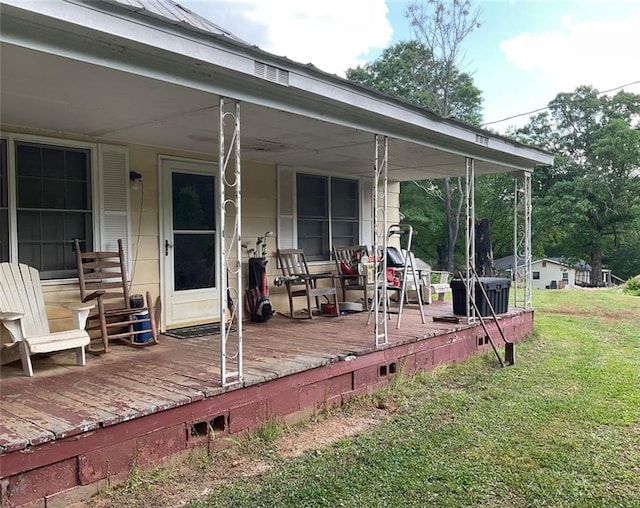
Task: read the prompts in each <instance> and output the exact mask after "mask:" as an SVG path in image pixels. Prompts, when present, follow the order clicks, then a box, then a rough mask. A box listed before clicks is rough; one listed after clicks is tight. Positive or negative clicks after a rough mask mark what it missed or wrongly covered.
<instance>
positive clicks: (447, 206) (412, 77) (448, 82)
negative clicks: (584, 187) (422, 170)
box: [347, 0, 482, 270]
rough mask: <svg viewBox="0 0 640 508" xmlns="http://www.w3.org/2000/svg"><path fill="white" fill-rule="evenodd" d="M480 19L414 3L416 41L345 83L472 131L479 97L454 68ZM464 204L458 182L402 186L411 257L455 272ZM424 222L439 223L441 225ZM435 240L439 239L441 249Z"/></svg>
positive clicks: (443, 5) (454, 5)
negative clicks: (412, 240) (413, 242)
mask: <svg viewBox="0 0 640 508" xmlns="http://www.w3.org/2000/svg"><path fill="white" fill-rule="evenodd" d="M479 15H480V11H479V10H477V9H476V10H474V9H472V8H471V3H470V1H469V0H453V2H446V1H444V0H429V1H428V2H426V3H424V2H418V1H414V2H412V3H411V4H410V5H409V7H408V8H407V10H406V12H405V16H406V17H407V19H408V20H409V23H410V26H411V29H412V32H413V35H414V37H415V40H413V41H409V42H400V43H398V44H396V45H394V46H392V47H390V48H388V49H387V50H385V51H384V52H383V53H382V55H381V56H380V58H378V59H377V60H375V61H374V62H371V63H369V64H366V65H364V66H361V67H356V68H355V69H349V70H347V77H348V78H349V79H351V80H353V81H357V82H359V83H362V84H365V85H368V86H370V87H372V88H375V89H377V90H380V91H382V92H385V93H388V94H390V95H393V96H395V97H398V98H401V99H404V100H406V101H409V102H412V103H414V104H416V105H419V106H423V107H425V108H428V109H430V110H432V111H433V112H435V113H437V114H439V115H440V116H442V117H444V118H447V117H456V118H458V119H460V120H463V121H466V122H468V123H471V124H476V125H477V124H479V123H480V121H481V117H482V92H481V91H480V90H479V89H478V88H477V87H476V86H475V85H474V83H473V79H472V77H471V75H469V74H468V73H465V72H461V71H460V70H459V67H458V66H457V64H458V63H459V61H460V56H461V51H462V43H463V41H464V39H465V38H466V37H467V36H468V35H469V34H470V33H471V32H472V31H473V30H474V29H476V28H477V27H478V26H479V22H478V19H479ZM463 203H464V188H463V185H462V182H461V181H460V179H449V178H445V179H442V180H437V181H428V180H425V181H420V182H403V184H402V187H401V194H400V209H401V211H402V213H403V214H404V215H405V221H406V222H408V223H410V224H412V225H413V226H414V228H415V229H416V230H417V231H418V232H419V235H418V239H417V245H418V248H417V249H416V251H417V252H418V254H419V255H421V256H424V257H426V259H428V260H429V261H430V262H431V263H432V264H433V263H437V265H438V266H439V267H446V268H447V269H449V270H453V267H454V262H455V252H456V243H457V239H458V236H459V231H460V223H461V214H462V211H463ZM426 217H439V218H440V220H442V221H443V222H441V223H436V222H435V221H433V220H431V219H426ZM427 239H428V240H427ZM434 239H444V243H443V242H441V241H439V242H434ZM428 241H429V242H430V243H429V244H428Z"/></svg>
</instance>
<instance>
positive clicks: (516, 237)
mask: <svg viewBox="0 0 640 508" xmlns="http://www.w3.org/2000/svg"><path fill="white" fill-rule="evenodd" d="M514 181H515V190H514V192H515V196H514V200H513V202H514V210H513V274H514V276H513V293H514V302H515V305H516V307H522V308H524V309H526V310H531V309H533V298H532V293H531V290H532V287H533V274H532V272H531V261H532V255H531V173H529V172H524V173H522V174H521V175H519V176H517V177H516V178H515V179H514Z"/></svg>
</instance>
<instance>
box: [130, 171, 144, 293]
mask: <svg viewBox="0 0 640 508" xmlns="http://www.w3.org/2000/svg"><path fill="white" fill-rule="evenodd" d="M129 180H131V181H132V182H133V190H136V189H137V185H138V184H139V185H140V212H139V213H138V234H137V237H136V251H135V252H136V254H135V258H134V259H133V260H132V261H133V262H132V266H131V278H130V280H129V294H131V286H132V285H133V278H134V276H135V273H136V265H137V264H138V254H139V252H140V232H141V228H142V205H143V204H144V181H143V180H142V175H141V174H140V173H137V172H136V171H130V172H129Z"/></svg>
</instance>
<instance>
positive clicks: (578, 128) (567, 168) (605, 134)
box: [518, 86, 640, 282]
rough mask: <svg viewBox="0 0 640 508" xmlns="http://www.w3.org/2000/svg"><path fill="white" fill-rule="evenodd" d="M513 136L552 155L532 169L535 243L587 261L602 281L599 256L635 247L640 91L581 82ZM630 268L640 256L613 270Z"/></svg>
mask: <svg viewBox="0 0 640 508" xmlns="http://www.w3.org/2000/svg"><path fill="white" fill-rule="evenodd" d="M518 134H519V135H520V136H521V138H523V139H524V140H526V141H529V142H533V143H536V144H538V145H539V146H541V147H542V148H545V149H547V150H549V151H552V152H554V153H555V154H556V157H555V163H554V166H553V167H552V168H545V169H543V170H541V171H536V172H535V173H534V186H533V193H534V208H535V214H534V219H535V224H534V225H535V226H537V227H536V228H535V229H536V230H537V232H536V240H537V241H540V242H543V243H544V244H545V247H546V249H548V250H555V251H557V252H559V253H562V254H564V255H568V256H571V257H575V258H584V259H589V260H590V261H591V266H592V278H591V280H592V281H593V282H595V281H600V280H601V269H602V263H603V259H607V258H608V259H609V260H614V259H616V257H617V252H619V251H624V250H626V249H628V248H629V246H630V245H634V246H636V247H637V246H638V224H640V95H637V94H632V93H628V92H624V91H621V92H619V93H617V94H616V95H614V96H612V97H611V96H607V95H601V94H599V93H598V91H597V90H596V89H595V88H593V87H590V86H581V87H578V88H577V89H576V90H575V91H574V92H573V93H561V94H558V95H557V96H556V98H555V99H554V100H553V101H551V102H550V103H549V110H548V111H547V112H544V113H541V114H539V115H537V116H536V117H534V118H533V119H532V120H531V121H530V122H529V124H528V125H526V126H525V127H523V128H522V129H520V130H519V131H518ZM560 251H561V252H560ZM636 252H637V251H636ZM636 260H637V256H636ZM616 270H617V269H614V273H615V272H616ZM629 271H630V272H629ZM633 271H635V272H636V273H638V271H640V260H637V261H636V264H635V266H634V265H633V264H632V265H631V266H629V264H628V263H627V264H626V266H622V265H620V270H619V275H620V276H623V277H626V276H630V275H632V274H633Z"/></svg>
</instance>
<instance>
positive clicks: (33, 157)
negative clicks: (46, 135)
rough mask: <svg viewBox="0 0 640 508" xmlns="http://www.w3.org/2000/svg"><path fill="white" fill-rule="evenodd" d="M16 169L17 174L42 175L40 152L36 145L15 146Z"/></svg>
mask: <svg viewBox="0 0 640 508" xmlns="http://www.w3.org/2000/svg"><path fill="white" fill-rule="evenodd" d="M16 170H17V172H18V176H36V177H40V176H42V154H41V151H40V148H39V147H37V146H32V145H26V144H19V145H17V146H16Z"/></svg>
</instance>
